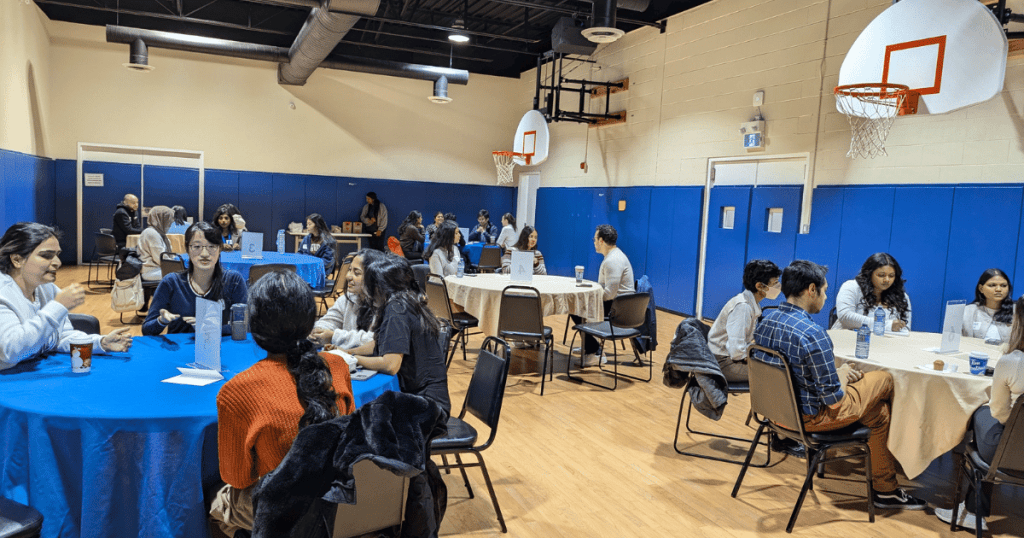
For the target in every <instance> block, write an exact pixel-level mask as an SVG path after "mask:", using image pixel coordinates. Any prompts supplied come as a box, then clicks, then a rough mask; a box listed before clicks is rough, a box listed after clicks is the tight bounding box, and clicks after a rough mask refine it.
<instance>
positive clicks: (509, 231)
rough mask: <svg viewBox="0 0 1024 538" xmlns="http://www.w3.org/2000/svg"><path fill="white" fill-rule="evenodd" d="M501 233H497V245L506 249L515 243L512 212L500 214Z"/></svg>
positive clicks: (514, 225)
mask: <svg viewBox="0 0 1024 538" xmlns="http://www.w3.org/2000/svg"><path fill="white" fill-rule="evenodd" d="M501 226H502V228H501V233H500V234H498V246H499V247H501V248H503V249H505V250H508V249H510V248H512V245H515V243H516V237H517V236H518V234H516V218H515V217H513V216H512V213H505V214H504V215H502V216H501Z"/></svg>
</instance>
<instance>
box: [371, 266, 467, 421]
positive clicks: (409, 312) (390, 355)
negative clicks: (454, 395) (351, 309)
mask: <svg viewBox="0 0 1024 538" xmlns="http://www.w3.org/2000/svg"><path fill="white" fill-rule="evenodd" d="M363 279H364V280H363V302H364V305H365V307H364V308H363V309H361V313H360V314H361V316H362V317H363V319H364V320H369V319H372V320H373V323H372V325H371V326H370V327H371V328H372V330H373V333H374V337H375V341H374V342H373V343H372V344H366V345H364V346H363V349H356V350H353V351H352V353H353V354H354V355H355V357H356V360H357V361H358V362H359V365H360V366H362V367H363V368H367V369H370V370H376V371H378V372H384V373H387V374H390V375H397V376H398V384H399V386H400V387H401V388H402V392H406V393H409V394H416V395H417V396H423V397H424V398H429V399H431V400H433V401H434V402H436V403H437V404H438V405H439V406H440V407H441V409H443V410H444V412H445V417H446V418H447V417H448V416H450V415H451V410H452V404H451V400H450V399H449V397H448V372H447V369H446V368H445V364H444V362H445V361H444V359H445V357H444V347H443V342H442V338H443V335H442V334H441V333H440V328H441V327H440V323H439V322H438V321H437V318H436V317H434V315H433V314H431V313H430V310H428V309H427V305H426V299H425V297H426V296H425V295H424V294H423V292H422V291H420V289H419V284H418V283H417V282H416V277H415V275H413V272H412V266H410V265H409V261H408V260H405V259H404V258H399V257H398V256H383V257H382V258H380V259H377V260H374V261H373V262H372V263H370V264H368V265H366V272H365V276H364V277H363ZM368 355H369V356H368Z"/></svg>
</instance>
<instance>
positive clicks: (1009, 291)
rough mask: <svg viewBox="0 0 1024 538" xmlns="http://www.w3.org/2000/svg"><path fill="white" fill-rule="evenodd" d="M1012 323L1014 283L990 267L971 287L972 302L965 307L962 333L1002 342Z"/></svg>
mask: <svg viewBox="0 0 1024 538" xmlns="http://www.w3.org/2000/svg"><path fill="white" fill-rule="evenodd" d="M1012 322H1013V285H1012V284H1010V277H1008V276H1007V275H1006V273H1004V272H1003V271H1001V270H999V269H996V268H994V267H993V268H992V269H988V270H987V271H985V272H984V273H982V274H981V278H979V279H978V285H977V286H975V287H974V302H973V303H971V304H969V305H967V307H966V308H964V325H963V329H961V333H962V334H963V335H964V336H971V337H974V338H984V339H985V341H986V342H989V343H995V344H1001V343H1003V342H1006V341H1008V340H1009V339H1010V323H1012Z"/></svg>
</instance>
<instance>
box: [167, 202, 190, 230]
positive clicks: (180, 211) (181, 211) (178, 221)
mask: <svg viewBox="0 0 1024 538" xmlns="http://www.w3.org/2000/svg"><path fill="white" fill-rule="evenodd" d="M171 211H173V212H174V223H173V224H171V227H170V228H168V229H167V233H169V234H184V233H185V230H187V229H188V227H189V223H188V221H187V220H186V219H188V212H187V211H185V208H184V207H182V206H180V205H176V206H171Z"/></svg>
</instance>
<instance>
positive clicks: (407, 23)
mask: <svg viewBox="0 0 1024 538" xmlns="http://www.w3.org/2000/svg"><path fill="white" fill-rule="evenodd" d="M331 13H338V14H341V15H358V16H360V17H362V18H364V19H366V20H368V21H383V22H386V23H390V24H399V25H402V26H412V27H413V28H423V29H426V30H437V31H439V32H449V31H451V28H450V27H448V26H438V25H436V24H422V23H418V22H412V21H403V20H399V19H389V18H386V17H372V16H369V15H359V14H358V13H352V12H349V11H341V10H337V9H332V10H331ZM464 32H465V33H467V34H469V35H475V36H480V37H490V38H493V39H507V40H509V41H519V42H520V43H539V42H540V40H539V39H527V38H523V37H512V36H507V35H500V34H491V33H487V32H477V31H474V30H464Z"/></svg>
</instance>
